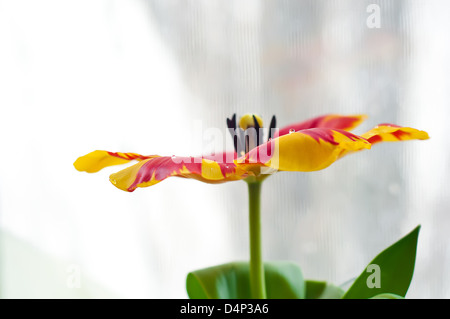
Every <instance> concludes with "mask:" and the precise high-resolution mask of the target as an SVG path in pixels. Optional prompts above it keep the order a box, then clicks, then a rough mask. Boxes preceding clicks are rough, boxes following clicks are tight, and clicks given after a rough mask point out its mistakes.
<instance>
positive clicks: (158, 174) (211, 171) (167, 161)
mask: <svg viewBox="0 0 450 319" xmlns="http://www.w3.org/2000/svg"><path fill="white" fill-rule="evenodd" d="M171 176H177V177H184V178H193V179H197V180H199V181H202V182H205V183H211V184H215V183H223V182H227V181H235V180H240V179H243V178H245V177H247V172H245V171H244V170H242V169H240V168H238V167H236V165H235V164H234V163H227V162H216V161H213V160H210V159H207V158H202V157H179V156H163V157H155V158H150V159H147V160H143V161H141V162H140V163H137V164H135V165H133V166H130V167H128V168H126V169H124V170H121V171H119V172H117V173H114V174H111V176H110V181H111V183H112V184H114V185H115V186H116V187H117V188H119V189H121V190H124V191H128V192H132V191H134V190H135V189H136V188H138V187H148V186H152V185H155V184H157V183H159V182H161V181H163V180H164V179H166V178H168V177H171Z"/></svg>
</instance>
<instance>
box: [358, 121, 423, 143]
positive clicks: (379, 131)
mask: <svg viewBox="0 0 450 319" xmlns="http://www.w3.org/2000/svg"><path fill="white" fill-rule="evenodd" d="M361 136H362V137H364V138H365V139H367V140H368V141H369V142H370V143H371V144H372V145H373V144H376V143H380V142H398V141H407V140H426V139H429V136H428V133H427V132H425V131H419V130H417V129H415V128H411V127H401V126H398V125H394V124H379V125H378V126H376V127H375V128H373V129H371V130H370V131H368V132H366V133H364V134H362V135H361Z"/></svg>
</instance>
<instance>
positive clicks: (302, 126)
mask: <svg viewBox="0 0 450 319" xmlns="http://www.w3.org/2000/svg"><path fill="white" fill-rule="evenodd" d="M366 118H367V116H366V115H338V114H328V115H323V116H319V117H316V118H313V119H310V120H307V121H304V122H300V123H294V124H291V125H288V126H285V127H283V128H281V129H280V130H279V131H278V134H276V135H275V136H282V135H286V134H288V133H289V131H291V130H295V131H296V132H297V131H300V130H306V129H310V128H330V129H339V130H344V131H350V130H352V129H354V128H355V127H357V126H358V125H359V124H361V122H362V121H364V120H365V119H366Z"/></svg>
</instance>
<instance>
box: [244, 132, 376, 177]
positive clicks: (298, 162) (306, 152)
mask: <svg viewBox="0 0 450 319" xmlns="http://www.w3.org/2000/svg"><path fill="white" fill-rule="evenodd" d="M370 147H371V144H370V143H369V142H368V141H366V140H365V139H364V138H362V137H360V136H357V135H354V134H352V133H349V132H347V131H343V130H338V129H328V128H313V129H306V130H302V131H299V132H295V133H291V134H287V135H283V136H280V137H279V138H276V139H273V140H271V141H269V142H267V143H265V144H263V145H260V146H259V147H257V148H255V149H253V150H252V151H250V152H249V153H248V154H247V155H246V156H245V157H243V158H240V159H238V161H237V163H238V165H242V166H243V167H244V168H245V169H246V170H250V167H251V166H256V165H260V166H265V167H270V168H271V169H274V170H281V171H299V172H309V171H317V170H321V169H324V168H326V167H328V166H329V165H331V164H332V163H333V162H335V161H336V160H337V159H339V158H340V157H341V156H342V154H344V153H345V152H347V151H359V150H362V149H369V148H370Z"/></svg>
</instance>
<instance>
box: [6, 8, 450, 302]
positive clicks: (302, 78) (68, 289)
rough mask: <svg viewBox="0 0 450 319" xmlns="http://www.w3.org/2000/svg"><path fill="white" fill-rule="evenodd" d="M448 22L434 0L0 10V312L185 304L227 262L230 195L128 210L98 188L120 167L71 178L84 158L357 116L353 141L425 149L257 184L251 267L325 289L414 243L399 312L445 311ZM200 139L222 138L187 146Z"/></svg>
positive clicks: (191, 188)
mask: <svg viewBox="0 0 450 319" xmlns="http://www.w3.org/2000/svg"><path fill="white" fill-rule="evenodd" d="M374 5H375V8H376V9H378V10H379V13H380V15H379V20H378V22H379V25H373V24H371V23H372V22H374V21H373V20H371V19H372V18H373V17H372V18H371V14H373V12H374V11H371V9H373V7H374ZM449 11H450V3H449V2H448V1H438V0H432V1H418V0H408V1H380V0H379V1H359V0H351V1H349V0H335V1H317V0H315V1H313V0H311V1H295V0H292V1H257V0H251V1H237V0H232V1H221V0H220V1H209V0H197V1H182V0H155V1H144V0H127V1H125V0H97V1H87V0H84V1H79V0H78V1H69V0H65V1H60V0H53V1H51V0H43V1H30V0H14V1H12V0H0V121H1V122H0V226H1V228H0V231H1V233H0V297H2V298H100V297H102V298H103V297H105V298H108V297H112V298H114V297H120V298H186V297H187V295H186V292H185V276H186V274H187V273H188V272H189V271H192V270H195V269H198V268H203V267H208V266H212V265H217V264H221V263H226V262H228V261H234V260H246V259H247V258H248V238H247V236H248V221H247V217H248V216H247V190H246V185H245V183H243V182H233V183H227V184H222V185H207V184H202V183H200V182H197V181H193V180H184V179H176V178H172V179H169V180H166V181H164V182H162V183H160V184H158V185H155V186H153V187H150V188H146V189H138V190H136V191H135V192H134V193H131V194H130V193H125V192H122V191H120V190H118V189H116V188H115V187H113V186H112V185H111V184H110V183H109V181H108V176H109V174H110V173H112V172H115V171H118V170H119V169H121V167H111V168H107V169H104V170H103V171H101V172H99V173H97V174H85V173H80V172H77V171H76V170H75V169H74V167H73V165H72V164H73V162H74V161H75V159H76V158H77V157H78V156H81V155H84V154H86V153H88V152H90V151H92V150H96V149H104V150H110V151H121V152H127V151H128V152H136V153H141V154H160V155H173V154H175V155H198V154H199V153H201V152H202V151H206V150H209V149H214V148H216V149H218V148H220V147H221V146H224V145H225V144H226V143H225V141H224V138H225V134H226V133H227V131H226V121H225V120H226V117H229V116H231V115H232V114H233V113H237V115H238V116H239V115H242V114H244V113H249V112H252V113H258V114H260V115H261V116H262V117H263V118H264V119H265V121H266V123H268V121H269V120H270V118H271V116H272V115H274V114H275V115H276V116H277V120H278V124H279V126H283V125H285V124H289V123H292V122H298V121H302V120H305V119H308V118H310V117H314V116H318V115H322V114H326V113H342V114H361V113H363V114H367V115H368V116H369V118H368V120H367V121H366V122H365V123H364V124H363V125H361V127H360V128H358V129H356V130H355V132H356V133H362V132H364V131H366V130H368V129H370V128H372V127H373V126H375V125H377V124H379V123H386V122H390V123H396V124H399V125H405V126H412V127H416V128H419V129H423V130H426V131H427V132H428V133H429V134H430V136H431V139H430V140H428V141H424V142H419V141H412V142H405V143H391V144H380V145H376V146H374V147H373V149H372V150H369V151H365V152H361V153H359V154H355V155H352V156H349V157H346V158H344V159H342V160H341V161H339V162H337V163H335V164H333V165H332V166H331V167H329V168H327V169H325V170H323V171H319V172H314V173H286V172H284V173H278V174H276V175H274V176H271V177H270V178H269V179H268V180H267V181H266V182H265V183H264V185H263V200H262V207H263V208H262V215H263V245H264V248H263V253H264V258H265V259H266V260H286V259H287V260H293V261H296V262H298V264H299V265H300V266H301V267H302V270H303V272H304V276H305V277H306V278H311V279H319V280H327V281H331V282H333V283H335V284H338V285H339V284H342V283H344V282H346V281H348V280H350V279H352V278H354V277H356V276H358V275H359V273H360V272H361V271H362V269H364V267H365V266H366V265H367V264H368V263H369V262H370V261H371V259H372V258H373V257H374V256H375V255H376V254H378V253H379V252H380V251H381V250H383V249H384V248H386V247H387V246H389V245H390V244H392V243H393V242H395V241H396V240H398V239H399V238H400V237H402V236H403V235H405V234H406V233H408V232H409V231H410V230H412V229H413V228H414V227H415V226H417V225H418V224H421V225H422V229H421V234H420V237H419V246H418V252H417V262H416V269H415V275H414V278H413V281H412V284H411V287H410V290H409V293H408V297H411V298H449V297H450V284H449V275H448V272H447V271H446V270H447V269H448V268H449V266H450V250H449V249H450V248H449V247H450V245H448V243H449V242H448V235H447V231H448V228H449V226H450V217H449V215H448V211H449V208H450V201H449V197H448V196H447V192H448V189H449V186H450V185H449V182H448V181H449V180H450V171H449V168H448V167H449V166H448V163H449V160H450V158H449V155H450V148H449V143H448V142H446V141H445V138H446V133H445V132H446V129H447V127H448V125H447V120H448V118H449V113H450V109H449V107H448V105H449V103H450V95H449V90H448V88H449V77H450V76H449V74H450V72H449V69H450V62H449V61H450V60H449V59H448V56H450V45H449V42H448V41H447V37H448V35H447V33H448V30H449V28H450V20H449V19H448V17H447V16H448V14H447V13H448V12H449ZM209 128H218V129H221V130H223V133H224V135H223V136H224V137H223V139H216V140H214V141H208V140H206V141H205V140H201V137H202V135H201V134H202V132H205V131H206V130H207V129H209ZM199 133H200V135H199ZM226 138H227V139H228V137H226ZM227 141H228V142H229V139H228V140H227ZM205 145H206V146H205Z"/></svg>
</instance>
